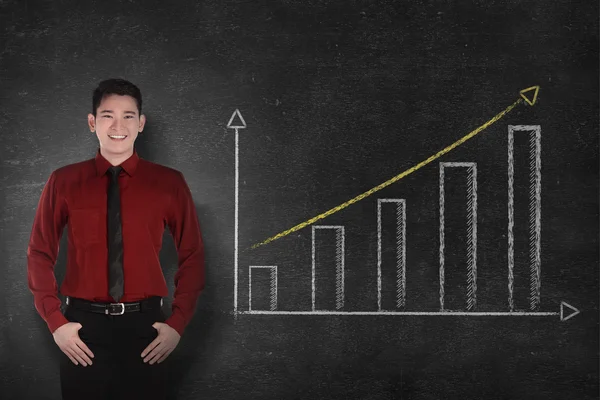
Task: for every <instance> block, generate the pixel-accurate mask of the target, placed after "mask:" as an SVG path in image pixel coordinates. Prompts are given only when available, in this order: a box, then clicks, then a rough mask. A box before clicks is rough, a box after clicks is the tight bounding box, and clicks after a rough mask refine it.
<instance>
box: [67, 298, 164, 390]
mask: <svg viewBox="0 0 600 400" xmlns="http://www.w3.org/2000/svg"><path fill="white" fill-rule="evenodd" d="M64 314H65V317H66V318H67V319H68V320H69V321H70V322H79V323H80V324H81V325H82V327H81V329H79V337H80V338H81V340H82V341H83V342H84V343H85V344H86V345H87V346H88V347H89V349H90V350H91V351H92V353H94V358H92V359H91V360H92V365H87V366H85V367H84V366H83V365H81V364H80V363H78V364H79V365H75V364H73V362H72V361H71V360H70V359H69V357H67V355H66V354H64V353H62V352H61V359H60V383H61V390H62V398H63V400H74V399H77V400H82V399H85V400H109V399H110V400H121V399H123V400H126V399H127V400H131V399H156V400H159V399H160V400H164V399H166V398H167V373H168V369H169V364H170V363H169V357H170V356H169V357H167V359H166V360H164V361H162V362H161V363H156V362H155V363H154V364H152V365H150V363H144V358H142V357H141V354H142V351H144V349H145V348H146V347H147V346H148V345H149V344H150V343H151V342H152V341H153V340H154V339H155V338H156V337H157V335H158V331H157V330H156V329H155V328H154V327H153V326H152V325H153V324H154V323H155V322H164V321H165V315H164V313H163V311H162V310H161V309H160V308H156V309H152V310H145V311H140V312H127V313H125V314H123V315H106V314H99V313H93V312H89V311H84V310H81V309H77V308H75V307H73V306H72V305H67V306H66V309H65V313H64Z"/></svg>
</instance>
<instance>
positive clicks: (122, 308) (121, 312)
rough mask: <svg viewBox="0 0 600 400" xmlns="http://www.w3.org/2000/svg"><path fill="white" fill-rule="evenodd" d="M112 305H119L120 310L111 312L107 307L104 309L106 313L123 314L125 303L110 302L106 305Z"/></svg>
mask: <svg viewBox="0 0 600 400" xmlns="http://www.w3.org/2000/svg"><path fill="white" fill-rule="evenodd" d="M112 306H121V311H120V312H112V311H110V312H109V311H108V308H107V309H106V310H105V313H106V314H109V315H123V314H125V303H110V304H109V305H108V307H109V308H110V307H112Z"/></svg>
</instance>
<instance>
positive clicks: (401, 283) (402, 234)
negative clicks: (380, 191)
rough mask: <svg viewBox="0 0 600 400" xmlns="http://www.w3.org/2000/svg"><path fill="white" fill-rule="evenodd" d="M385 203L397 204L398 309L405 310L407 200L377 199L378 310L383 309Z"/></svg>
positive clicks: (396, 269) (396, 264) (396, 266)
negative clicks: (383, 205) (382, 271)
mask: <svg viewBox="0 0 600 400" xmlns="http://www.w3.org/2000/svg"><path fill="white" fill-rule="evenodd" d="M383 203H392V204H395V206H396V207H395V211H396V218H395V219H396V230H395V250H396V252H395V253H396V262H395V271H396V308H403V307H404V306H405V305H406V200H405V199H377V309H378V310H379V311H381V310H382V309H383V307H382V304H381V301H382V299H381V287H382V282H381V281H382V278H381V267H382V256H381V251H382V244H381V242H382V216H381V208H382V204H383Z"/></svg>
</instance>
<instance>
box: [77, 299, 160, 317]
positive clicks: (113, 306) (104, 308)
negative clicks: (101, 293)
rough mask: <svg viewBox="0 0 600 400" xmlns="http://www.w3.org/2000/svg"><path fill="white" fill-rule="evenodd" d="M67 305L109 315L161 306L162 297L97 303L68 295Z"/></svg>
mask: <svg viewBox="0 0 600 400" xmlns="http://www.w3.org/2000/svg"><path fill="white" fill-rule="evenodd" d="M66 302H67V305H69V306H73V307H75V308H77V309H80V310H83V311H89V312H94V313H99V314H107V315H123V314H125V313H126V312H144V311H146V310H153V309H157V308H161V306H162V298H161V297H159V296H153V297H149V298H147V299H144V300H140V301H136V302H130V303H95V302H92V301H89V300H85V299H79V298H76V297H67V300H66Z"/></svg>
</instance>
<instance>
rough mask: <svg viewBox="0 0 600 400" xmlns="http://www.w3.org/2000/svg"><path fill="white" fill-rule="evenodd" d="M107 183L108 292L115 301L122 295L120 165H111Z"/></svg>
mask: <svg viewBox="0 0 600 400" xmlns="http://www.w3.org/2000/svg"><path fill="white" fill-rule="evenodd" d="M109 172H110V174H111V176H110V178H111V179H110V184H109V185H108V193H107V198H108V204H107V222H108V293H109V294H110V295H111V296H112V297H113V299H114V300H115V302H117V303H118V302H119V300H120V299H121V297H122V296H123V231H122V228H121V198H120V194H119V173H120V172H121V167H120V166H117V167H111V168H110V169H109Z"/></svg>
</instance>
